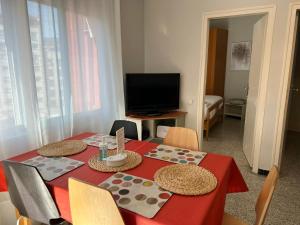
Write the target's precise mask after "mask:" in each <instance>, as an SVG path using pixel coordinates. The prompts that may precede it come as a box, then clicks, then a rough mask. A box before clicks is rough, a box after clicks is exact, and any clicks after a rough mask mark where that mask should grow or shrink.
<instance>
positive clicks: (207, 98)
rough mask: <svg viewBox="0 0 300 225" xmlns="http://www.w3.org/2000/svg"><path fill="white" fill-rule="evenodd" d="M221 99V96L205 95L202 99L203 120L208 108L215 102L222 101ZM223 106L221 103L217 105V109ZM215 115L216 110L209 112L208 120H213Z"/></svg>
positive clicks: (205, 117)
mask: <svg viewBox="0 0 300 225" xmlns="http://www.w3.org/2000/svg"><path fill="white" fill-rule="evenodd" d="M222 99H223V98H222V97H221V96H216V95H205V99H204V119H207V114H208V109H209V107H211V106H213V105H214V104H215V103H216V102H218V101H220V100H222ZM222 106H223V102H222V103H221V104H220V105H219V109H220V108H221V107H222ZM216 113H217V110H216V109H214V110H213V111H211V113H210V115H209V119H211V118H213V117H214V115H215V114H216Z"/></svg>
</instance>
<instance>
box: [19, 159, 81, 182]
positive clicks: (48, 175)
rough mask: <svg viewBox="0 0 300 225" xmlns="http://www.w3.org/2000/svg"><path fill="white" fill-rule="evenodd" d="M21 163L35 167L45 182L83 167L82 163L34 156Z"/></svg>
mask: <svg viewBox="0 0 300 225" xmlns="http://www.w3.org/2000/svg"><path fill="white" fill-rule="evenodd" d="M22 163H24V164H27V165H31V166H34V167H36V168H37V169H38V171H39V172H40V174H41V176H42V178H43V179H44V180H46V181H51V180H53V179H55V178H57V177H60V176H62V175H64V174H65V173H68V172H70V171H72V170H74V169H76V168H78V167H80V166H82V165H84V162H81V161H78V160H74V159H70V158H65V157H59V158H53V157H51V158H47V157H44V156H36V157H33V158H31V159H27V160H25V161H23V162H22Z"/></svg>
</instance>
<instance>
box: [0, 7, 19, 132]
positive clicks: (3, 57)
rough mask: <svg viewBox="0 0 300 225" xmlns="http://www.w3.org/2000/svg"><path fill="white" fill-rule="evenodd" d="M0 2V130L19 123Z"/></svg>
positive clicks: (14, 82)
mask: <svg viewBox="0 0 300 225" xmlns="http://www.w3.org/2000/svg"><path fill="white" fill-rule="evenodd" d="M4 19H5V18H4V15H3V11H2V7H1V4H0V123H1V127H0V130H3V129H8V128H12V127H15V126H18V125H20V124H21V122H22V121H21V108H20V105H19V97H18V94H17V93H18V92H17V83H16V74H15V70H14V58H13V53H12V50H11V49H10V48H9V43H8V34H9V32H10V31H9V30H8V28H7V27H5V25H4Z"/></svg>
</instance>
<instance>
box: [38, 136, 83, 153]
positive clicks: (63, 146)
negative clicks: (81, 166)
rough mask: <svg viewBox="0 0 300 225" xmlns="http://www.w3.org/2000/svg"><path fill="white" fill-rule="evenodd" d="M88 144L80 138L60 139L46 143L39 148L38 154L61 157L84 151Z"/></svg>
mask: <svg viewBox="0 0 300 225" xmlns="http://www.w3.org/2000/svg"><path fill="white" fill-rule="evenodd" d="M86 147H87V144H85V143H83V142H82V141H79V140H68V141H60V142H56V143H52V144H48V145H45V146H43V147H41V148H40V149H38V150H37V152H38V154H40V155H42V156H47V157H59V156H68V155H74V154H77V153H80V152H82V151H83V150H85V149H86Z"/></svg>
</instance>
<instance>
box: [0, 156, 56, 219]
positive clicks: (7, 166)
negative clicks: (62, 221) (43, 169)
mask: <svg viewBox="0 0 300 225" xmlns="http://www.w3.org/2000/svg"><path fill="white" fill-rule="evenodd" d="M3 165H4V171H5V177H6V182H7V186H8V192H9V195H10V198H11V201H12V203H13V205H14V206H15V207H16V208H17V209H18V211H19V213H20V215H21V216H25V217H28V218H30V219H33V220H36V221H38V222H41V223H45V224H50V222H51V221H52V220H56V219H59V217H60V216H59V213H58V210H57V207H56V205H55V203H54V201H53V198H52V196H51V194H50V192H49V190H48V188H47V187H46V185H45V183H44V181H43V179H42V178H41V176H40V174H39V172H38V170H37V169H36V168H35V167H33V166H29V165H25V164H22V163H18V162H13V161H8V160H5V161H3Z"/></svg>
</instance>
